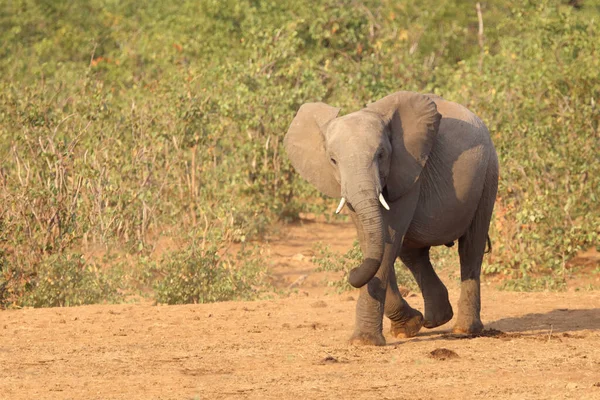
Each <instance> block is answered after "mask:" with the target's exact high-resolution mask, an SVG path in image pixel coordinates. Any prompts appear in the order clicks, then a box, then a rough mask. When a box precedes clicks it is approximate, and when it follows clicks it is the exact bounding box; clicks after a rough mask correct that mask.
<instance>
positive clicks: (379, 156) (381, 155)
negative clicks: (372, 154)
mask: <svg viewBox="0 0 600 400" xmlns="http://www.w3.org/2000/svg"><path fill="white" fill-rule="evenodd" d="M377 158H379V159H380V160H381V159H383V150H382V151H380V152H379V154H378V155H377Z"/></svg>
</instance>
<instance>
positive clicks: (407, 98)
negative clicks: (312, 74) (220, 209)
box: [284, 92, 441, 287]
mask: <svg viewBox="0 0 600 400" xmlns="http://www.w3.org/2000/svg"><path fill="white" fill-rule="evenodd" d="M338 112H339V108H335V107H331V106H329V105H327V104H325V103H306V104H304V105H302V106H301V107H300V110H299V111H298V113H297V114H296V117H295V118H294V120H293V121H292V124H291V126H290V128H289V129H288V132H287V134H286V136H285V140H284V145H285V148H286V151H287V154H288V157H289V159H290V161H291V162H292V165H293V166H294V168H295V169H296V170H297V171H298V173H300V175H301V176H302V177H304V178H305V179H306V180H307V181H309V182H310V183H312V184H313V185H314V186H315V187H316V188H317V189H319V190H320V191H321V192H323V193H324V194H326V195H328V196H331V197H338V198H339V197H341V201H340V205H339V206H338V209H337V210H336V212H339V211H340V210H341V208H342V207H343V206H344V204H345V203H346V202H348V204H349V206H350V207H351V209H352V210H353V211H354V212H356V215H357V217H358V221H359V223H360V225H361V226H362V229H363V231H364V234H365V238H366V240H367V243H366V251H365V254H364V255H363V256H364V260H363V262H362V264H361V265H360V266H359V267H357V268H354V269H353V270H352V271H350V275H349V282H350V284H351V285H352V286H354V287H361V286H363V285H365V284H366V283H367V282H369V281H370V280H371V279H372V278H373V277H374V276H375V274H376V273H377V270H378V269H379V266H380V265H381V261H382V258H383V252H384V241H385V240H384V226H383V217H382V212H384V211H383V210H382V209H381V208H380V204H381V206H383V207H384V208H386V209H389V207H388V205H387V203H386V201H385V197H384V195H385V196H387V199H388V201H390V202H394V201H395V200H397V199H399V198H400V197H402V196H403V195H404V194H406V193H407V192H408V191H409V190H410V189H411V187H412V186H413V185H415V183H416V182H417V180H418V179H419V176H420V174H421V171H422V169H423V167H424V165H425V162H426V161H427V157H428V156H429V153H430V151H431V148H432V146H433V143H434V141H435V137H436V135H437V131H438V127H439V123H440V119H441V116H440V114H439V113H438V112H437V108H436V105H435V103H434V102H433V101H432V100H431V99H430V98H429V97H427V96H424V95H421V94H418V93H412V92H397V93H394V94H392V95H390V96H387V97H385V98H383V99H381V100H379V101H377V102H375V103H372V104H369V105H367V107H366V108H364V109H362V110H360V111H356V112H354V113H351V114H347V115H345V116H342V117H339V118H338V117H337V115H338Z"/></svg>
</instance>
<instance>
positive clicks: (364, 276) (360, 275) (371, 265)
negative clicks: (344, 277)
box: [348, 258, 381, 289]
mask: <svg viewBox="0 0 600 400" xmlns="http://www.w3.org/2000/svg"><path fill="white" fill-rule="evenodd" d="M380 265H381V260H376V259H374V258H365V259H364V260H363V262H362V264H361V265H360V266H358V267H356V268H353V269H352V270H351V271H350V274H349V275H348V282H350V285H352V286H353V287H355V288H357V289H358V288H361V287H363V286H364V285H366V284H367V283H368V282H369V281H370V280H371V279H373V277H374V276H375V274H376V273H377V270H378V269H379V266H380Z"/></svg>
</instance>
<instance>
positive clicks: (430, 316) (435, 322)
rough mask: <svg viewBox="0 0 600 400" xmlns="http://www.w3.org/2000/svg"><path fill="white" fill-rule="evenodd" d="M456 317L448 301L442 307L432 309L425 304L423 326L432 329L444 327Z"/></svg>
mask: <svg viewBox="0 0 600 400" xmlns="http://www.w3.org/2000/svg"><path fill="white" fill-rule="evenodd" d="M453 316H454V312H453V311H452V306H451V305H450V302H449V301H447V300H446V302H445V303H443V305H442V306H437V307H432V306H429V305H428V303H425V322H424V323H423V326H424V327H425V328H427V329H432V328H435V327H438V326H440V325H444V324H445V323H446V322H448V321H450V320H451V319H452V317H453Z"/></svg>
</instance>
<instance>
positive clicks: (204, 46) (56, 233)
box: [0, 0, 600, 291]
mask: <svg viewBox="0 0 600 400" xmlns="http://www.w3.org/2000/svg"><path fill="white" fill-rule="evenodd" d="M599 10H600V3H599V2H598V0H586V1H585V2H583V6H582V7H581V8H574V7H572V6H570V5H568V2H567V1H566V0H565V1H562V0H543V1H539V2H533V1H525V2H521V3H518V4H517V3H515V2H512V1H509V0H499V1H494V2H482V13H483V20H484V26H485V31H484V36H483V37H482V39H483V42H482V43H483V48H481V47H480V41H479V39H480V38H479V36H478V33H477V31H478V20H477V14H476V12H475V7H474V5H473V4H471V3H469V2H463V1H459V0H450V1H445V2H442V3H440V2H439V1H434V0H419V1H417V0H408V1H402V2H398V1H390V0H385V1H373V0H360V1H352V2H349V1H341V2H340V1H339V0H323V1H319V2H312V1H308V0H299V1H296V2H287V3H286V2H268V1H250V0H242V1H233V0H227V1H219V2H217V1H215V0H201V1H191V0H185V1H182V2H178V3H177V4H174V3H173V4H172V3H169V2H160V1H157V0H151V1H148V2H145V3H144V7H139V5H138V4H137V3H136V2H134V1H132V0H125V1H121V2H107V1H105V0H90V1H75V2H72V1H64V0H59V1H53V2H47V1H45V2H43V1H37V0H15V1H9V2H2V3H1V4H0V43H3V45H2V46H0V160H2V165H1V166H0V250H1V254H3V256H2V257H3V260H4V261H2V262H3V263H5V264H6V265H8V266H10V268H11V270H13V271H23V274H22V276H24V277H29V276H32V277H33V276H36V274H37V271H36V268H38V266H40V265H42V264H43V263H42V261H41V260H42V259H43V258H44V257H47V256H49V255H61V254H72V253H84V254H85V253H86V251H87V250H88V249H90V248H95V247H98V246H105V247H110V248H118V250H119V251H123V252H126V253H127V254H129V256H131V257H134V258H135V257H137V258H139V259H140V260H142V259H143V258H144V257H148V255H149V254H150V253H152V251H153V249H154V248H155V247H156V246H157V243H158V242H159V241H160V240H161V239H162V238H164V237H165V236H168V237H172V238H185V237H186V235H187V233H188V232H190V231H194V230H197V229H204V227H206V226H210V229H211V231H214V232H215V234H213V235H211V236H210V238H209V239H207V240H210V243H209V244H210V245H211V246H219V245H220V243H222V242H225V243H234V242H247V241H250V240H255V239H260V238H261V236H262V235H263V234H264V233H265V232H266V231H267V230H268V229H269V226H270V225H271V224H272V223H273V222H274V221H275V220H277V219H284V220H290V219H294V218H297V217H298V215H299V213H300V212H319V213H322V212H330V209H331V205H330V201H329V200H327V201H323V198H322V196H320V195H319V194H318V193H317V192H316V190H315V189H314V188H312V187H310V185H308V184H307V183H306V182H304V181H303V180H301V179H299V178H298V176H297V174H296V173H295V171H294V170H293V168H292V167H291V166H290V164H289V162H288V161H287V159H286V157H285V155H284V150H283V147H282V139H283V135H284V134H285V132H286V130H287V127H288V125H289V123H290V121H291V120H292V118H293V115H294V113H295V112H296V111H297V110H298V108H299V106H300V105H301V104H302V103H304V102H307V101H325V102H328V103H330V104H335V105H338V106H341V107H343V112H344V113H345V112H349V111H353V110H355V109H358V108H360V107H362V106H363V105H364V104H365V103H367V102H370V101H372V100H375V99H378V98H380V97H382V96H384V95H386V94H389V93H391V92H394V91H397V90H417V91H423V92H435V93H437V94H440V95H442V96H444V97H446V98H447V99H450V100H454V101H457V102H460V103H463V104H465V105H467V106H468V107H469V108H471V109H472V110H473V111H474V112H475V113H477V114H478V115H480V116H481V117H482V119H483V120H484V121H485V122H486V124H487V125H488V126H489V128H490V131H491V133H492V136H493V139H494V142H495V144H496V147H497V149H498V153H499V156H500V161H501V180H500V188H499V200H498V203H497V208H496V216H495V220H494V223H493V224H492V225H493V227H492V232H491V236H492V240H493V241H494V243H495V246H494V247H495V251H494V253H492V256H491V257H489V258H487V263H486V265H485V268H484V269H485V271H486V273H490V274H498V275H500V276H506V277H513V278H519V277H521V276H525V275H527V274H530V275H531V274H551V273H552V272H553V271H556V270H557V269H560V268H562V265H563V263H565V262H566V261H568V260H569V259H570V258H571V257H572V256H573V255H574V254H575V253H576V252H577V251H578V250H579V249H581V248H586V247H590V246H593V245H597V243H598V242H599V236H600V233H599V231H598V227H599V226H600V206H599V204H600V202H599V201H598V198H597V197H598V195H597V193H598V187H599V183H600V171H599V168H600V166H599V165H600V163H598V162H597V151H596V149H597V148H599V145H600V143H599V140H600V139H599V135H598V125H599V124H600V117H599V112H598V105H597V102H598V99H599V98H600V80H599V78H598V73H597V71H598V70H600V68H599V67H600V64H599V63H600V61H599V60H600V57H599V53H600V49H599V44H598V41H597V40H595V38H596V37H598V36H599V33H600V32H599V31H598V21H599V20H600V11H599ZM315 16H316V17H315ZM3 268H5V269H6V268H7V267H3ZM24 279H28V278H24ZM0 290H4V291H5V290H6V289H1V288H0Z"/></svg>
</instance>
